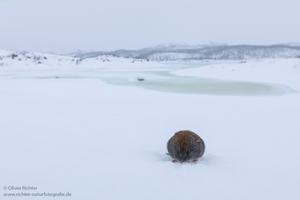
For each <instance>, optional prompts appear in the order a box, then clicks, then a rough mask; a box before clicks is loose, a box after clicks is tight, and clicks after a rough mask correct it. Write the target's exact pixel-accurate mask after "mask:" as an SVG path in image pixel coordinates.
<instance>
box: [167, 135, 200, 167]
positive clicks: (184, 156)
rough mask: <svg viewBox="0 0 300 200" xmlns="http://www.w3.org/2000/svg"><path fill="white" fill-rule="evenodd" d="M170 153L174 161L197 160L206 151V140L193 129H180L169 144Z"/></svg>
mask: <svg viewBox="0 0 300 200" xmlns="http://www.w3.org/2000/svg"><path fill="white" fill-rule="evenodd" d="M167 148H168V152H169V155H170V156H171V157H172V158H173V159H174V161H179V162H186V161H194V162H195V161H197V160H198V159H199V158H200V157H201V156H203V154H204V151H205V144H204V141H203V140H202V139H201V138H200V137H199V136H198V135H197V134H196V133H194V132H192V131H179V132H177V133H175V135H174V136H173V137H171V138H170V140H169V141H168V144H167Z"/></svg>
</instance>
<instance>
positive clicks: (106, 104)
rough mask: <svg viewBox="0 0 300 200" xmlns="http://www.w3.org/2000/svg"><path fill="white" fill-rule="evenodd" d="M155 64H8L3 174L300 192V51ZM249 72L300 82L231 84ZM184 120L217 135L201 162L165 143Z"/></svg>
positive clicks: (57, 185)
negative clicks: (299, 55) (172, 153)
mask: <svg viewBox="0 0 300 200" xmlns="http://www.w3.org/2000/svg"><path fill="white" fill-rule="evenodd" d="M152 64H153V66H151V63H130V62H128V63H127V64H126V65H125V66H122V62H120V63H117V64H115V66H113V64H110V65H111V66H109V67H105V64H103V66H96V65H95V66H88V65H87V66H84V65H81V66H80V67H74V66H73V67H72V66H68V67H64V66H57V67H53V66H44V65H41V66H40V65H39V66H33V67H32V66H15V67H8V66H7V67H5V66H3V67H0V134H1V139H0V152H1V165H0V177H1V178H0V184H1V185H15V186H16V185H32V186H37V187H38V188H39V191H46V192H59V191H61V192H66V191H68V192H71V193H72V198H71V199H72V200H83V199H89V200H93V199H131V200H133V199H138V200H140V199H149V200H153V199H155V200H159V199H161V200H166V199H172V200H177V199H178V200H182V199H205V200H216V199H228V200H240V199H243V200H246V199H249V200H250V199H251V200H253V199H256V200H266V199H272V200H282V199H289V200H298V199H299V198H300V191H299V185H300V172H299V169H300V159H299V158H300V144H299V140H300V135H299V134H300V123H299V119H300V103H299V102H300V95H299V93H298V91H300V59H283V60H282V59H274V60H264V61H248V62H247V63H236V62H235V63H231V64H230V63H229V64H228V63H227V64H213V65H207V66H206V65H203V64H199V67H197V64H195V63H193V64H192V65H191V66H192V68H190V69H187V68H186V66H185V67H180V65H175V64H170V65H169V66H168V65H166V64H157V63H156V64H155V63H152ZM174 74H175V75H174ZM140 76H141V77H145V81H144V82H145V84H146V83H147V81H148V79H149V80H151V81H153V82H155V81H156V80H160V81H161V82H160V83H159V84H158V85H161V84H163V83H164V80H170V79H171V80H173V79H175V80H177V79H176V78H178V77H179V78H182V76H184V77H185V79H184V80H185V81H188V78H191V79H192V80H194V79H193V78H198V77H201V78H205V79H207V78H208V79H209V81H212V80H215V81H220V80H222V81H232V84H231V85H230V84H229V85H227V86H226V87H225V90H230V89H231V92H229V94H230V95H228V94H227V93H223V94H222V93H220V92H219V90H215V91H214V92H210V93H209V92H201V91H202V90H197V91H195V90H191V91H189V92H184V91H183V89H181V90H168V89H166V86H165V85H166V84H164V89H161V88H160V87H159V86H156V87H145V86H142V87H140V86H139V84H140V83H139V82H137V81H136V80H135V78H136V77H140ZM161 76H162V77H163V78H166V79H164V80H161V79H160V78H161ZM120 77H121V78H122V79H121V81H120V79H119V78H120ZM124 77H125V78H124ZM116 78H117V79H118V80H117V81H116ZM124 80H128V82H129V83H130V81H133V82H134V83H135V84H128V83H127V82H126V81H125V83H124ZM180 80H181V79H180ZM118 81H119V82H118ZM181 81H182V80H181ZM241 81H242V82H241ZM110 82H111V83H113V84H109V83H110ZM245 82H246V83H249V84H251V83H253V84H258V85H255V86H256V87H258V88H261V87H265V85H264V84H267V85H271V86H273V85H274V88H275V89H274V90H275V91H277V90H276V88H277V86H278V85H280V86H282V87H287V88H290V89H291V90H292V92H291V90H286V91H285V90H284V88H280V89H281V90H280V91H281V92H280V93H278V91H277V92H274V94H273V93H272V92H267V91H268V90H266V95H264V94H263V93H262V92H263V91H264V90H260V93H259V95H257V94H256V93H255V92H253V91H252V90H249V91H245V92H244V93H241V91H234V92H232V87H236V85H238V84H241V83H245ZM123 83H124V84H123ZM172 83H173V82H171V83H170V84H172ZM181 83H183V84H184V81H182V82H181ZM193 83H194V84H195V85H198V84H203V82H201V83H199V82H197V81H196V82H193ZM204 83H205V84H207V85H206V86H207V87H209V86H210V84H212V87H211V89H212V90H213V88H214V86H215V85H214V82H204ZM143 84H144V83H143ZM172 87H175V88H176V87H180V86H179V85H175V86H174V85H173V86H172ZM185 88H186V86H185ZM214 93H215V94H214ZM245 94H247V95H245ZM182 129H189V130H192V131H195V132H197V133H199V135H200V136H201V137H202V138H203V139H204V141H205V142H206V146H207V149H206V153H205V155H204V157H203V158H202V159H201V160H200V161H199V162H198V163H196V164H179V163H173V162H171V160H170V158H169V157H168V156H167V155H165V153H166V142H167V140H168V139H169V137H171V136H172V135H173V134H174V132H176V131H178V130H182ZM1 198H2V197H1ZM24 199H26V198H24ZM29 199H30V198H29ZM32 199H37V198H32ZM41 199H45V198H41Z"/></svg>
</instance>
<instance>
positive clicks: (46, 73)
mask: <svg viewBox="0 0 300 200" xmlns="http://www.w3.org/2000/svg"><path fill="white" fill-rule="evenodd" d="M201 65H203V66H205V64H199V66H201ZM190 68H195V65H191V66H181V65H171V66H164V67H149V66H148V67H143V66H140V67H139V66H135V67H129V68H126V67H100V68H95V67H88V66H87V67H80V68H77V67H66V68H65V67H61V68H34V69H32V68H31V69H30V70H29V71H28V70H27V69H26V67H25V68H24V69H22V68H20V69H11V70H10V69H9V70H6V71H4V72H3V71H0V78H13V79H99V80H102V81H105V82H106V83H109V84H114V85H122V86H132V87H141V88H144V89H150V90H156V91H162V92H175V93H191V94H208V95H250V96H251V95H284V94H287V93H292V92H294V90H293V89H292V88H290V87H288V86H286V85H282V84H272V83H265V82H254V81H251V82H250V81H230V80H222V79H212V78H202V77H193V76H182V75H176V74H175V73H173V72H175V71H176V70H182V69H190Z"/></svg>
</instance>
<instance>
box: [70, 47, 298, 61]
mask: <svg viewBox="0 0 300 200" xmlns="http://www.w3.org/2000/svg"><path fill="white" fill-rule="evenodd" d="M103 55H111V56H115V57H124V58H135V59H149V60H155V61H170V60H204V59H208V60H210V59H213V60H218V59H220V60H237V59H260V58H300V46H297V45H269V46H259V45H223V44H222V45H199V46H187V45H165V46H164V45H161V46H157V47H152V48H144V49H140V50H117V51H110V52H104V51H99V52H88V53H79V54H76V55H75V57H78V58H83V59H85V58H92V57H97V56H103Z"/></svg>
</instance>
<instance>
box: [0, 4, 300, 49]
mask: <svg viewBox="0 0 300 200" xmlns="http://www.w3.org/2000/svg"><path fill="white" fill-rule="evenodd" d="M209 42H220V43H229V44H240V43H248V44H270V43H287V42H300V0H151V1H150V0H148V1H146V0H0V49H16V50H21V49H26V50H37V51H59V52H68V51H73V50H77V49H82V50H97V49H98V50H111V49H119V48H130V49H133V48H141V47H145V46H153V45H157V44H161V43H184V44H201V43H209Z"/></svg>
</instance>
